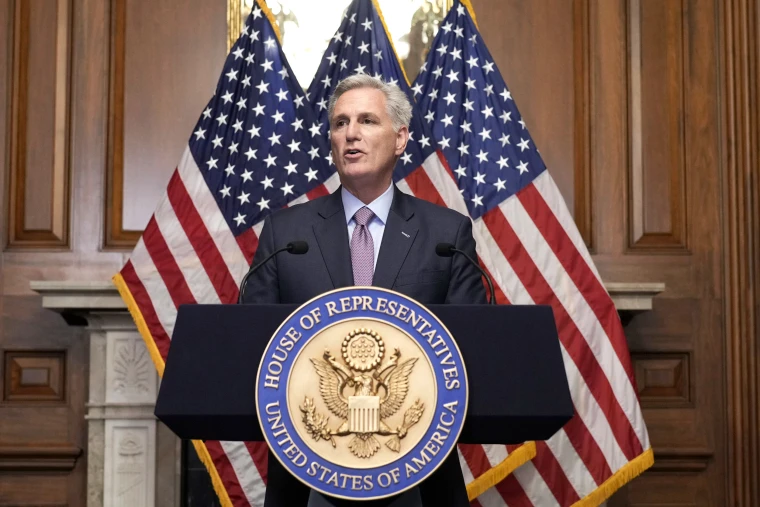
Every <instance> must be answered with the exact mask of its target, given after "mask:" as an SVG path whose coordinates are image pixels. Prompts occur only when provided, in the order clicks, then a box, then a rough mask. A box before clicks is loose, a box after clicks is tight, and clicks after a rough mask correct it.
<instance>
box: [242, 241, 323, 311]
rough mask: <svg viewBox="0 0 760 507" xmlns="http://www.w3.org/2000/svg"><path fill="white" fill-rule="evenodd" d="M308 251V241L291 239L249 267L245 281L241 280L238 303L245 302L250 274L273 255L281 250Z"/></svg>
mask: <svg viewBox="0 0 760 507" xmlns="http://www.w3.org/2000/svg"><path fill="white" fill-rule="evenodd" d="M308 251H309V244H308V243H307V242H306V241H291V242H290V243H288V244H287V245H285V246H284V247H282V248H279V249H277V250H275V251H274V252H272V253H271V254H269V256H267V257H266V258H265V259H264V260H263V261H261V262H259V263H258V264H256V265H255V266H251V269H249V270H248V273H246V274H245V276H244V277H243V281H242V282H240V292H239V294H238V304H242V303H243V297H244V293H245V288H246V285H247V284H248V278H250V276H251V275H252V274H254V273H255V272H256V270H257V269H259V268H260V267H261V266H263V265H264V264H266V263H267V262H269V261H270V260H271V259H272V257H274V256H275V255H277V254H278V253H280V252H288V253H291V254H293V255H303V254H305V253H306V252H308Z"/></svg>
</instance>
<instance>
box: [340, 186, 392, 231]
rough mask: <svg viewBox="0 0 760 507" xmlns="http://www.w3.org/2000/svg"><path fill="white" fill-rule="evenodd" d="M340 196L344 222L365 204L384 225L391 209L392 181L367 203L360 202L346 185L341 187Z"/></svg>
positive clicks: (349, 219) (347, 221)
mask: <svg viewBox="0 0 760 507" xmlns="http://www.w3.org/2000/svg"><path fill="white" fill-rule="evenodd" d="M340 196H341V198H342V199H343V211H345V213H346V224H348V223H349V222H350V221H351V219H352V218H354V214H356V212H357V211H359V209H360V208H361V207H363V206H367V207H368V208H369V209H371V210H372V213H374V214H375V216H376V217H377V218H378V219H380V221H381V222H382V223H383V225H385V222H386V221H387V220H388V213H390V211H391V204H392V203H393V182H391V184H390V185H389V186H388V189H387V190H386V191H385V192H383V193H382V195H380V196H379V197H378V198H377V199H375V200H374V201H372V202H371V203H369V204H364V203H363V202H361V201H360V200H359V198H358V197H356V196H355V195H354V194H352V193H351V192H349V191H348V190H346V187H341V189H340Z"/></svg>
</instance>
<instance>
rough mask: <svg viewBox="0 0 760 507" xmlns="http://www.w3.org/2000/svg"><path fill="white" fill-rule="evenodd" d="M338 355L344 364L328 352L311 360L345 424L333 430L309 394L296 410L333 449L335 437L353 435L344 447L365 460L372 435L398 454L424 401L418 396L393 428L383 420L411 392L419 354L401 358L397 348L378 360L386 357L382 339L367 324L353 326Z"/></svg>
mask: <svg viewBox="0 0 760 507" xmlns="http://www.w3.org/2000/svg"><path fill="white" fill-rule="evenodd" d="M341 356H342V358H343V362H345V366H344V365H343V364H341V363H340V362H338V361H337V360H336V359H335V358H334V357H333V355H332V353H330V351H329V350H325V352H324V354H323V355H322V357H323V359H324V360H323V359H315V358H312V359H311V363H312V364H313V365H314V369H315V370H316V372H317V375H319V392H320V394H321V395H322V400H323V401H324V402H325V405H327V408H328V409H329V410H330V412H332V413H333V414H334V415H335V416H337V417H339V418H340V419H341V420H342V421H343V422H342V423H341V425H340V426H339V427H338V428H337V429H330V428H329V426H328V422H329V418H326V417H324V416H323V415H321V414H318V413H317V412H316V408H315V406H314V400H313V399H311V398H309V397H308V396H307V397H305V398H304V402H303V405H301V407H299V408H300V409H301V413H302V418H301V419H302V421H303V423H304V425H305V426H306V429H307V431H308V433H309V435H311V436H312V438H314V440H317V441H319V440H320V439H324V440H328V441H330V443H331V444H332V446H333V447H335V446H336V443H335V437H341V436H346V435H354V437H353V438H352V439H351V441H350V442H349V443H348V446H349V449H351V452H352V453H353V454H354V455H355V456H357V457H359V458H369V457H371V456H373V455H374V454H375V453H376V452H377V451H378V450H379V449H380V442H378V440H377V438H375V434H377V435H382V436H390V437H391V438H390V439H388V440H387V441H386V442H385V445H386V446H387V447H388V448H389V449H390V450H392V451H394V452H399V449H400V447H401V445H400V440H401V439H402V438H404V437H405V436H406V435H407V432H408V431H409V428H411V427H412V426H414V425H415V424H416V423H417V422H418V421H419V420H420V417H421V416H422V412H423V410H424V405H423V403H422V402H420V400H419V399H418V400H416V401H415V402H414V404H412V406H411V407H409V408H408V409H407V410H406V412H405V413H404V419H403V422H402V423H401V424H400V425H399V426H397V427H396V428H395V429H391V427H389V426H388V424H386V423H385V422H384V421H383V420H384V419H387V418H388V417H391V416H392V415H393V414H395V413H396V412H398V410H399V409H400V408H401V406H402V405H403V404H404V400H405V399H406V395H407V393H408V392H409V375H410V374H411V373H412V369H413V368H414V364H415V363H416V362H417V358H416V357H415V358H410V359H407V360H406V361H403V362H399V360H400V358H401V352H400V351H399V349H395V350H394V351H393V353H392V354H391V356H390V358H389V359H388V361H386V362H385V364H381V363H382V361H383V357H384V356H385V345H384V344H383V339H382V338H381V337H380V336H379V335H378V334H377V332H375V331H373V330H371V329H367V328H360V329H355V330H353V331H351V332H350V333H349V334H348V335H347V336H346V337H345V338H344V339H343V343H342V345H341ZM352 389H353V392H351V390H352ZM346 391H348V392H346Z"/></svg>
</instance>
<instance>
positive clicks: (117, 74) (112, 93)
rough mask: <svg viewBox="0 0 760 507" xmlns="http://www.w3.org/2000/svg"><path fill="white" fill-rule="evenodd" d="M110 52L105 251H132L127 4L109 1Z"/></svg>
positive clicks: (137, 234)
mask: <svg viewBox="0 0 760 507" xmlns="http://www.w3.org/2000/svg"><path fill="white" fill-rule="evenodd" d="M110 6H111V37H110V44H111V51H110V58H109V61H110V63H109V67H110V71H109V72H110V75H109V87H108V88H109V93H108V95H109V99H108V119H109V120H108V154H107V161H106V168H107V169H106V202H105V208H106V209H105V228H106V230H105V241H104V245H103V246H104V247H105V248H106V249H111V248H113V249H126V248H132V247H134V246H135V245H136V244H137V241H138V240H139V239H140V235H141V234H142V231H132V230H125V229H124V225H123V224H124V216H123V213H124V86H125V85H124V65H125V62H124V58H125V55H126V53H125V34H126V24H127V5H126V0H111V2H110Z"/></svg>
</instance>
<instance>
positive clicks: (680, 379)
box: [631, 352, 693, 408]
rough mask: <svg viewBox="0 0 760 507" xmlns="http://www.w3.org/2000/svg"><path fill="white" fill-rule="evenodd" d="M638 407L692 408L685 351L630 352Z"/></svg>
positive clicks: (688, 359) (688, 358)
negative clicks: (638, 401)
mask: <svg viewBox="0 0 760 507" xmlns="http://www.w3.org/2000/svg"><path fill="white" fill-rule="evenodd" d="M631 361H632V362H633V368H634V372H635V375H636V385H637V387H638V393H637V394H638V396H639V400H640V402H641V406H642V408H692V407H693V403H692V396H691V389H692V378H691V367H690V362H691V361H690V353H689V352H632V353H631Z"/></svg>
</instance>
